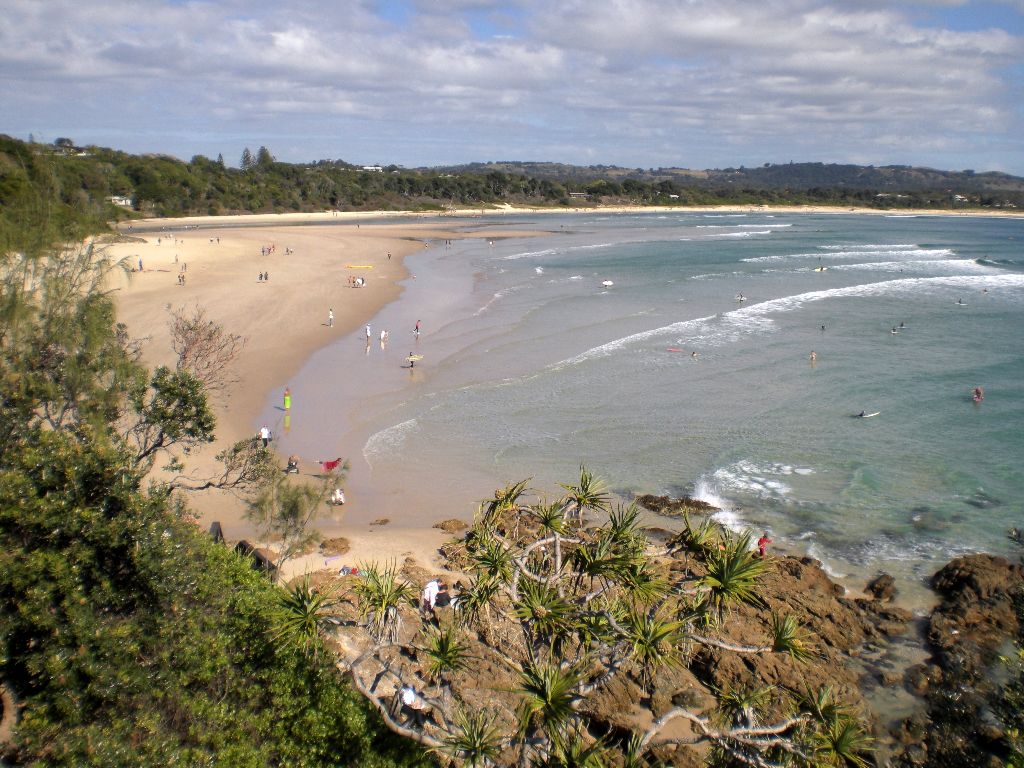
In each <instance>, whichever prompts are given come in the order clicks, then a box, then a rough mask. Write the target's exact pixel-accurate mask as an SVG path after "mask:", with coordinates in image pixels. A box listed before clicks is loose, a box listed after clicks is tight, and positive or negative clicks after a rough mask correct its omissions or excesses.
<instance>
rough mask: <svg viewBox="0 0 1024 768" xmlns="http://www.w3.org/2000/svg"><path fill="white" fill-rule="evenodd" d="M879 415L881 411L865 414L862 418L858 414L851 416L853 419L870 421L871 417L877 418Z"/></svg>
mask: <svg viewBox="0 0 1024 768" xmlns="http://www.w3.org/2000/svg"><path fill="white" fill-rule="evenodd" d="M880 413H881V411H875V412H874V413H865V414H864V415H863V416H861V415H860V414H859V413H855V414H854V415H853V418H855V419H870V418H871V417H872V416H877V415H878V414H880Z"/></svg>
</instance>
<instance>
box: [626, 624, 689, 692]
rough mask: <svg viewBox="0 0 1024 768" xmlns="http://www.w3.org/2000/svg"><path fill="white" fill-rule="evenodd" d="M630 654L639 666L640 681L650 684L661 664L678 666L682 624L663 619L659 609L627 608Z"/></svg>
mask: <svg viewBox="0 0 1024 768" xmlns="http://www.w3.org/2000/svg"><path fill="white" fill-rule="evenodd" d="M623 624H624V629H625V630H626V635H625V637H624V638H623V639H624V640H625V642H626V644H627V645H628V647H629V655H630V657H631V658H632V659H633V660H634V661H635V662H636V663H637V664H638V665H639V666H640V670H641V681H642V682H643V684H644V685H645V686H648V687H649V686H650V685H651V683H653V681H654V676H655V673H656V672H657V671H658V670H659V669H660V668H662V667H666V666H679V665H680V664H681V662H682V656H681V652H680V648H681V647H682V644H683V641H684V639H685V638H684V636H683V628H684V625H683V623H682V622H680V621H675V620H672V619H667V618H665V617H664V616H663V615H662V613H661V612H660V611H647V612H643V611H639V610H636V609H631V610H630V611H629V612H628V613H627V615H626V617H625V619H624V622H623Z"/></svg>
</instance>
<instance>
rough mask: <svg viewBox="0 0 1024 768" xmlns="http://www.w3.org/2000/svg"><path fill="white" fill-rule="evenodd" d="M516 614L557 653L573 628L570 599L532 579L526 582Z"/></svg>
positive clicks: (516, 605) (516, 607)
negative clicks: (567, 599)
mask: <svg viewBox="0 0 1024 768" xmlns="http://www.w3.org/2000/svg"><path fill="white" fill-rule="evenodd" d="M513 613H514V614H515V616H516V618H517V619H519V620H520V621H521V622H523V624H524V625H525V626H526V627H528V628H529V631H530V633H531V635H532V639H533V640H534V641H535V642H536V641H537V640H539V639H545V640H547V642H548V643H549V644H550V646H551V648H552V650H554V651H555V652H556V653H557V652H558V651H559V650H560V648H561V645H562V643H563V642H564V641H565V640H566V638H568V636H569V634H570V633H571V632H572V629H573V609H572V606H571V605H570V604H569V602H568V601H566V600H565V598H563V597H562V596H561V595H559V594H558V591H557V590H555V589H552V588H551V587H549V586H547V585H545V584H539V583H537V582H535V581H532V580H529V579H528V580H525V581H523V583H522V586H521V588H520V591H519V600H518V601H517V602H516V603H515V606H514V607H513Z"/></svg>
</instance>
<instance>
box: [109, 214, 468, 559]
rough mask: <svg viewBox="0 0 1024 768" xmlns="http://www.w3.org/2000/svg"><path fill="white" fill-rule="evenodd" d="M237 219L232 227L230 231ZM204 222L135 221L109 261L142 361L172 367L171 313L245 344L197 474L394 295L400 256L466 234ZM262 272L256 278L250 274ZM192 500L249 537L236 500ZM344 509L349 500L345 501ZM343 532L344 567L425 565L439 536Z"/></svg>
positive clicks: (440, 226) (397, 227) (229, 531)
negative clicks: (390, 559) (409, 561)
mask: <svg viewBox="0 0 1024 768" xmlns="http://www.w3.org/2000/svg"><path fill="white" fill-rule="evenodd" d="M237 219H241V222H239V226H235V227H233V226H230V224H231V222H232V221H236V220H237ZM210 221H212V222H214V223H215V224H216V226H215V227H211V228H204V227H203V223H209V222H204V221H201V220H195V219H189V220H187V221H186V220H180V221H169V220H159V221H156V222H135V223H133V225H132V226H131V229H130V230H128V227H127V226H122V230H121V231H122V233H124V234H125V235H126V237H124V238H121V239H120V241H119V242H116V243H113V244H111V245H109V246H108V249H109V254H110V256H111V257H113V258H115V259H122V258H123V259H126V260H127V262H128V264H129V265H130V266H131V267H132V268H133V270H134V271H133V272H132V273H131V274H130V275H128V276H127V277H126V278H125V279H123V280H122V279H118V282H117V283H116V284H115V285H113V286H111V287H112V288H113V289H114V290H115V296H116V299H117V304H118V316H119V319H120V320H121V321H122V322H124V323H126V324H127V326H128V329H129V332H130V333H131V335H132V336H133V337H135V338H142V339H145V343H144V356H145V360H146V362H147V363H148V364H149V365H160V364H168V363H171V362H172V361H173V351H172V349H171V339H170V332H169V325H168V323H169V320H170V313H171V311H175V310H185V311H186V312H191V310H192V309H193V308H196V307H199V308H202V309H203V310H204V311H205V312H206V314H207V317H209V319H211V320H213V321H214V322H217V323H220V324H222V325H223V327H224V328H225V330H227V331H229V332H231V333H237V334H241V335H243V336H245V337H246V344H245V347H244V349H243V350H242V352H241V354H240V355H239V357H238V359H237V361H236V363H235V366H234V376H235V377H236V378H237V381H236V383H235V384H234V385H233V386H231V387H230V389H229V391H228V392H227V393H226V397H224V398H223V400H222V401H221V402H218V403H216V409H215V410H216V413H217V419H218V423H217V435H218V439H217V442H216V444H214V445H212V446H209V447H207V448H206V449H205V450H203V451H202V453H201V454H200V455H198V456H190V457H189V465H190V466H194V467H195V468H196V470H197V471H199V472H205V471H206V470H207V469H212V468H213V466H214V459H213V457H214V456H215V454H216V453H217V452H218V451H219V450H221V448H223V447H224V446H226V445H229V444H231V443H232V442H234V441H236V440H239V439H242V438H244V437H247V436H249V435H252V434H254V433H255V430H256V429H257V428H258V425H256V426H254V421H253V420H254V419H255V418H257V414H258V413H259V410H260V408H261V407H262V406H263V404H264V403H265V402H266V399H267V397H268V396H269V395H270V391H269V390H270V388H271V387H273V386H277V384H278V383H279V382H281V381H286V380H287V377H288V376H289V375H291V374H292V373H294V372H295V371H297V370H298V369H299V368H300V367H301V365H302V364H303V363H304V362H305V360H306V359H307V358H308V357H309V356H310V355H311V354H312V353H313V352H314V351H316V350H317V349H320V348H321V347H324V346H326V345H328V344H330V343H331V342H332V341H334V340H337V339H340V338H342V337H343V336H344V335H345V334H347V333H350V332H351V331H353V330H355V329H356V328H358V327H359V326H360V325H362V324H364V323H365V322H367V320H368V319H369V318H372V317H373V316H374V315H375V314H376V313H377V312H378V311H379V310H380V308H381V307H383V306H384V305H385V304H387V303H388V302H390V301H392V300H394V299H395V298H396V297H397V296H398V295H399V293H400V291H401V287H400V285H399V282H400V281H401V280H402V279H403V278H405V277H406V271H405V268H404V267H403V264H402V259H403V257H404V256H405V255H407V254H409V253H412V252H414V251H416V250H418V249H421V248H423V247H424V246H425V245H427V244H429V243H430V242H431V241H434V240H439V241H443V240H444V239H451V238H457V237H464V236H465V235H464V234H462V233H457V232H453V231H451V229H450V227H449V226H447V225H446V224H444V223H443V222H423V221H410V222H408V223H407V224H406V223H397V224H391V225H386V226H357V225H356V224H352V223H348V222H346V223H345V224H343V225H338V224H337V223H335V222H330V223H324V224H322V225H319V226H318V225H305V226H291V225H292V224H296V223H302V222H301V220H289V222H288V224H289V225H285V226H268V225H267V223H268V222H267V220H266V218H265V217H234V218H232V219H229V218H226V217H219V218H217V219H215V220H214V219H211V220H210ZM271 221H272V220H271ZM186 223H187V225H188V226H189V228H188V229H186V228H185V225H186ZM257 224H258V226H255V225H257ZM196 226H198V228H194V227H196ZM476 236H486V234H484V233H478V234H477V235H476ZM388 254H390V258H389V257H388ZM140 262H141V271H140V269H139V267H140ZM352 265H357V266H359V267H361V268H360V269H351V268H350V266H352ZM261 273H262V274H265V275H267V279H266V280H261V279H260V275H261ZM349 276H358V277H361V278H363V280H364V282H365V286H364V287H362V288H352V287H350V285H349V282H348V278H349ZM332 309H333V312H334V323H333V327H330V326H329V325H328V311H329V310H332ZM190 504H191V506H192V507H193V509H194V510H195V511H196V512H197V513H198V516H199V520H198V522H199V524H200V525H202V526H203V527H204V528H205V527H208V526H209V524H210V523H211V522H213V521H214V520H216V521H219V522H221V523H222V525H223V527H224V530H225V533H226V535H227V536H228V538H229V539H240V538H247V537H248V538H251V537H252V534H253V531H252V529H251V526H249V524H248V523H247V521H245V519H244V511H245V507H244V504H243V502H242V501H241V500H239V499H237V498H236V497H234V496H232V495H230V494H227V493H223V492H215V491H208V492H203V493H199V494H194V495H193V496H192V497H191V498H190ZM349 504H350V505H353V504H358V500H357V499H351V498H350V499H349ZM344 535H345V536H347V537H348V538H349V539H350V540H351V541H353V542H354V543H355V546H354V549H353V552H352V553H351V555H350V556H348V557H347V558H346V561H349V560H350V561H352V563H353V564H355V563H359V562H367V561H379V560H382V559H387V556H388V555H389V554H393V555H394V557H400V556H401V557H404V556H412V557H414V558H416V559H417V560H419V561H421V562H424V563H431V562H434V561H435V560H436V549H437V546H439V544H440V541H441V540H442V539H443V535H442V534H440V533H439V532H437V531H433V532H427V531H423V530H420V529H416V531H415V535H414V534H413V533H412V532H410V531H407V530H404V529H396V528H392V527H390V526H388V527H385V528H371V529H367V528H366V527H363V528H362V529H352V530H347V529H346V530H344ZM435 539H437V541H435ZM271 546H272V544H271ZM317 559H318V558H317V557H316V556H310V557H309V558H304V559H300V560H299V561H297V562H296V563H295V564H293V565H292V567H291V568H289V571H294V570H295V569H296V568H302V567H313V566H315V565H316V561H317ZM319 560H321V561H322V560H323V558H322V557H320V558H319Z"/></svg>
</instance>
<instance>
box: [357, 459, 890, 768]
mask: <svg viewBox="0 0 1024 768" xmlns="http://www.w3.org/2000/svg"><path fill="white" fill-rule="evenodd" d="M563 488H564V489H565V491H566V494H565V495H564V496H563V497H561V498H559V499H558V500H557V501H555V502H545V501H542V502H540V503H537V504H534V505H525V504H523V503H522V498H523V496H524V495H525V492H526V483H525V482H523V483H518V484H516V485H512V486H509V487H507V488H505V489H502V490H499V491H498V492H496V493H495V496H494V499H492V500H490V501H489V502H487V503H486V504H484V505H482V506H481V511H480V514H479V515H478V517H477V520H476V521H475V524H474V526H473V527H472V528H471V529H470V531H469V532H468V534H467V535H466V537H465V541H464V552H463V556H464V557H465V561H464V563H463V565H464V568H465V570H466V571H467V572H468V573H471V574H472V578H471V582H470V584H469V585H468V586H467V587H466V588H465V589H463V590H462V591H461V592H460V593H458V594H457V595H456V602H455V607H454V609H450V608H449V609H442V611H441V612H440V616H439V618H434V617H433V616H430V615H429V614H428V615H427V616H426V617H424V616H423V614H415V613H413V608H412V606H413V605H414V603H413V599H412V595H413V593H412V587H411V585H410V584H408V583H407V582H405V581H403V580H402V579H401V578H400V576H399V575H398V573H397V569H396V568H394V567H391V568H388V569H384V570H381V569H378V568H374V567H370V568H368V569H366V570H367V574H366V578H365V579H364V580H361V581H357V582H356V584H357V585H356V586H355V587H354V588H353V591H352V595H353V598H354V600H355V601H356V605H357V607H358V609H359V610H358V611H357V614H356V615H357V617H358V618H357V619H356V620H355V622H356V623H360V621H362V622H363V623H364V626H365V629H366V632H367V639H366V645H365V650H364V651H363V652H362V653H361V654H359V655H357V656H355V658H352V657H351V656H350V657H349V659H348V661H347V667H348V669H349V671H350V673H351V675H352V678H353V680H354V682H355V685H356V687H357V688H358V689H359V690H360V691H361V692H362V693H363V695H364V696H366V697H367V698H368V699H369V700H370V701H371V702H372V703H373V704H374V705H375V706H376V707H377V709H378V710H379V711H380V712H381V714H382V716H383V717H384V718H385V720H386V722H387V723H388V725H389V726H390V727H391V728H392V729H393V730H395V731H396V732H398V733H401V734H403V735H406V736H408V737H410V738H412V739H415V740H416V741H418V742H420V743H422V744H425V745H427V746H429V747H431V748H432V749H433V750H434V751H435V752H436V753H437V754H438V755H440V756H443V757H445V758H447V759H449V760H451V761H453V762H454V763H456V764H459V765H470V766H485V765H532V766H604V765H629V766H652V765H655V764H660V762H659V761H668V762H669V763H670V764H671V763H675V762H676V761H677V758H678V757H680V755H679V754H678V753H676V752H674V751H673V750H676V749H678V748H679V747H680V746H681V745H691V746H692V745H698V746H699V745H703V746H702V747H700V749H699V751H697V752H695V753H693V754H692V755H691V757H689V758H687V764H692V762H693V761H694V759H697V760H699V759H702V758H701V756H703V758H706V759H707V760H709V761H711V762H712V763H714V764H717V765H722V766H725V765H750V766H760V767H761V768H766V767H768V766H790V765H793V766H812V765H813V766H818V765H836V766H856V765H864V764H866V755H867V754H868V752H869V750H870V738H869V737H868V735H867V733H866V731H865V728H864V726H863V725H862V723H861V722H860V721H859V720H858V718H857V717H856V716H855V715H854V713H853V712H852V711H851V710H850V709H849V708H847V707H844V706H842V705H841V704H839V703H837V702H836V700H835V699H834V697H833V695H832V693H831V691H830V690H825V691H819V692H818V693H817V694H814V695H810V694H804V695H802V696H801V695H800V694H801V692H799V691H792V692H789V695H784V692H779V691H773V690H770V689H768V688H765V687H757V686H754V687H751V688H749V689H737V690H727V691H718V694H717V705H716V706H711V707H708V706H700V707H697V706H691V705H690V702H688V701H685V700H681V701H680V703H678V704H677V705H675V706H669V707H668V708H667V709H666V711H662V712H660V713H659V716H658V717H656V718H655V717H651V716H650V715H649V716H648V718H647V719H646V721H644V719H643V718H640V719H638V720H636V723H637V725H636V727H635V728H634V729H633V732H632V733H630V732H628V730H625V729H622V728H619V727H617V728H615V729H613V730H611V731H607V730H606V729H607V728H608V725H607V724H603V725H601V726H600V727H599V728H598V729H597V730H595V726H596V722H595V720H594V713H595V711H596V710H595V707H596V704H595V702H596V701H597V700H598V699H603V700H604V701H605V702H606V705H607V702H608V701H609V698H608V697H609V696H610V697H612V698H611V701H613V702H614V700H615V697H616V696H617V695H621V691H623V690H624V689H623V688H622V687H621V686H622V685H638V686H640V687H641V688H642V689H646V690H647V691H648V692H650V691H652V690H653V689H654V687H655V685H656V683H657V681H658V680H659V676H660V675H662V674H664V673H667V672H669V671H671V670H673V669H676V670H682V669H684V668H686V667H688V666H689V665H690V664H691V663H692V662H693V660H694V657H695V655H696V654H697V653H698V651H699V650H700V649H701V648H712V649H715V651H716V652H727V653H731V654H740V655H748V656H749V655H755V654H781V655H785V656H786V657H787V658H789V659H791V660H792V661H793V662H794V663H799V662H800V661H801V660H802V659H806V658H807V657H808V656H809V655H811V654H812V653H813V648H812V646H811V644H810V642H809V640H808V638H807V637H806V633H805V632H804V631H803V629H802V627H801V625H800V623H799V622H798V621H797V620H796V619H795V618H794V617H791V616H781V615H775V614H772V615H771V617H770V620H769V621H767V622H765V623H766V625H767V626H766V634H765V636H764V637H763V640H762V642H759V643H757V644H750V643H743V642H737V641H736V640H734V639H733V638H731V637H730V634H729V621H728V619H729V616H730V613H731V611H732V608H733V606H735V605H737V604H741V603H746V604H754V605H761V604H762V598H761V597H760V595H759V593H758V580H759V578H760V576H761V575H762V573H763V572H764V571H765V569H766V568H768V567H769V566H768V563H767V561H765V560H763V559H760V558H758V557H756V554H755V553H754V552H753V551H752V550H753V548H752V547H751V544H750V536H749V534H743V535H739V536H737V535H731V534H723V535H721V536H720V538H719V539H718V541H716V543H715V544H714V545H713V546H712V545H711V544H710V541H709V540H708V537H707V536H705V535H704V534H702V535H701V536H699V537H692V538H695V539H697V540H699V542H700V544H701V546H700V548H699V549H698V548H696V547H695V550H697V551H696V552H695V557H696V560H697V561H699V563H700V567H699V569H696V570H691V569H690V568H689V567H685V568H681V567H680V566H681V562H680V561H679V560H678V559H675V558H671V557H657V556H654V555H653V554H650V552H651V545H650V542H649V540H648V539H647V537H646V536H645V534H644V532H643V531H642V529H641V528H640V526H639V522H638V521H639V512H638V510H637V508H636V507H635V506H633V505H630V506H617V507H614V508H612V507H611V506H610V505H609V502H608V499H607V497H606V496H605V495H604V493H603V490H602V487H601V485H600V483H599V481H598V480H597V479H596V478H595V477H594V476H593V475H591V474H590V473H589V472H587V470H586V469H583V468H581V478H580V482H579V483H578V484H575V485H565V486H563ZM587 511H590V512H595V513H597V514H600V515H602V516H603V517H605V518H606V520H605V522H604V523H603V524H602V525H600V526H598V527H586V526H585V524H584V519H583V515H584V513H585V512H587ZM705 533H706V532H705ZM662 554H663V555H664V554H666V553H662ZM413 617H416V618H413ZM403 622H404V626H403ZM402 687H411V688H412V689H413V690H414V691H415V694H416V698H415V699H413V704H412V705H410V704H409V703H408V701H403V700H402V699H401V697H400V695H399V693H400V690H399V689H400V688H402ZM615 691H619V692H620V693H619V694H616V693H614V692H615ZM684 699H685V697H684ZM611 706H612V707H614V706H615V705H614V703H613V704H611ZM425 713H429V714H425ZM653 714H654V713H651V715H653ZM679 721H684V722H685V727H680V724H679ZM673 723H675V725H672V724H673ZM602 732H603V735H601V736H598V735H596V734H597V733H602ZM681 734H685V735H681Z"/></svg>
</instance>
